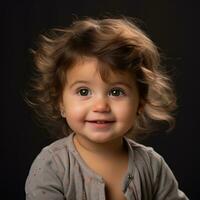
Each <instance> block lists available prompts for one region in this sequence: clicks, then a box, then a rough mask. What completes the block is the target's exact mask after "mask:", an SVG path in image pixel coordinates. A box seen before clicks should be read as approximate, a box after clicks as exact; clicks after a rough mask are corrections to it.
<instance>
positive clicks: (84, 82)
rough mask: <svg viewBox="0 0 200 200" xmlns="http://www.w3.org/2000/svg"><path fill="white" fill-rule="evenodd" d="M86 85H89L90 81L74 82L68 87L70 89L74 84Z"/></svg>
mask: <svg viewBox="0 0 200 200" xmlns="http://www.w3.org/2000/svg"><path fill="white" fill-rule="evenodd" d="M88 83H90V81H84V80H80V81H75V82H73V83H72V84H71V85H70V86H69V87H70V88H72V87H73V86H74V85H76V84H88Z"/></svg>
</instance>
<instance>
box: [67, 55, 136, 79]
mask: <svg viewBox="0 0 200 200" xmlns="http://www.w3.org/2000/svg"><path fill="white" fill-rule="evenodd" d="M96 76H99V77H100V78H101V79H102V80H103V81H104V82H107V83H110V82H111V83H112V82H115V81H118V82H124V83H126V82H127V83H130V82H131V83H135V76H134V73H133V72H130V71H127V70H126V71H123V70H119V69H115V68H114V67H111V66H109V65H108V64H107V63H105V62H101V61H99V60H98V59H97V58H95V57H83V58H81V59H79V60H78V61H77V62H76V64H75V65H74V66H72V67H71V68H70V69H68V71H67V82H70V80H71V81H72V79H83V80H93V79H94V77H96Z"/></svg>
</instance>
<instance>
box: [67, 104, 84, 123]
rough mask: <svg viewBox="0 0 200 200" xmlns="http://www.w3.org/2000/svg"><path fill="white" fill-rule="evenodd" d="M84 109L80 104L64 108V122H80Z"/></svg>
mask: <svg viewBox="0 0 200 200" xmlns="http://www.w3.org/2000/svg"><path fill="white" fill-rule="evenodd" d="M84 113H85V112H84V108H83V106H82V105H81V104H74V103H71V104H70V106H66V120H67V121H72V122H73V121H80V120H82V119H83V118H84V115H85V114H84Z"/></svg>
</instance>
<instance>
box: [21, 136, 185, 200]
mask: <svg viewBox="0 0 200 200" xmlns="http://www.w3.org/2000/svg"><path fill="white" fill-rule="evenodd" d="M73 135H74V134H70V135H69V136H68V137H65V138H63V139H60V140H57V141H56V142H54V143H52V144H50V145H49V146H47V147H45V148H44V149H43V150H42V151H41V153H40V154H39V155H38V156H37V157H36V159H35V160H34V162H33V164H32V166H31V169H30V172H29V175H28V177H27V180H26V185H25V191H26V200H64V199H66V200H84V199H87V200H105V199H106V196H105V182H104V180H103V178H102V177H101V176H100V175H98V174H96V173H95V172H94V171H93V170H92V169H90V168H89V167H88V166H87V164H86V163H85V162H84V160H83V159H82V158H81V157H80V154H79V153H78V152H77V150H76V148H75V146H74V143H73ZM124 142H125V144H126V145H127V147H128V156H129V161H128V170H127V173H126V174H125V176H124V179H123V181H122V187H121V188H122V191H123V193H124V195H125V197H126V198H127V200H141V199H142V200H151V199H153V200H186V199H188V198H187V197H186V196H185V194H184V193H183V192H182V191H180V190H179V188H178V183H177V181H176V179H175V177H174V175H173V173H172V171H171V170H170V169H169V167H168V165H167V164H166V162H165V161H164V159H163V158H162V157H161V156H160V155H159V154H158V153H156V152H155V151H154V150H153V149H152V148H150V147H146V146H144V145H141V144H138V143H136V142H134V141H133V140H131V139H128V138H126V137H124ZM113 170H115V169H113Z"/></svg>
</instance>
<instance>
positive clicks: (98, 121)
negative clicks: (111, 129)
mask: <svg viewBox="0 0 200 200" xmlns="http://www.w3.org/2000/svg"><path fill="white" fill-rule="evenodd" d="M86 122H89V123H94V124H110V123H114V122H115V121H111V120H87V121H86Z"/></svg>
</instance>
